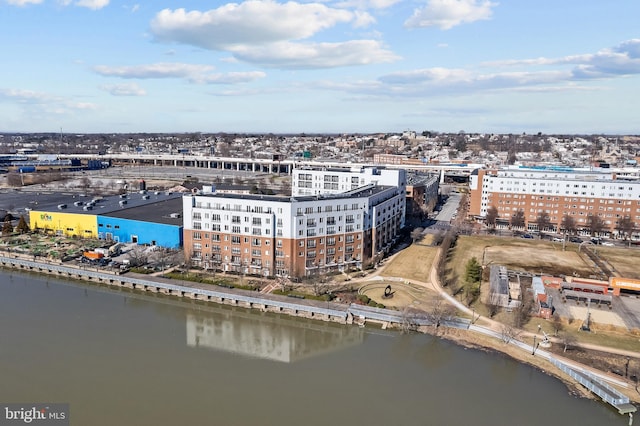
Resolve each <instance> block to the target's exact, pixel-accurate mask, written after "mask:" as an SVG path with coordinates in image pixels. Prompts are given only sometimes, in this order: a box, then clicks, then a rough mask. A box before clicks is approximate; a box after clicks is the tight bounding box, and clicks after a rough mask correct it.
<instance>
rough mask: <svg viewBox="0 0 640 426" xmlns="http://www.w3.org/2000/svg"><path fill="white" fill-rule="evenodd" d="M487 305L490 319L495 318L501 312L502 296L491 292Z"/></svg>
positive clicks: (493, 291)
mask: <svg viewBox="0 0 640 426" xmlns="http://www.w3.org/2000/svg"><path fill="white" fill-rule="evenodd" d="M486 305H487V308H488V309H489V318H493V317H494V316H495V315H496V314H497V313H498V312H499V311H500V294H499V293H498V292H497V291H495V290H493V289H492V290H490V291H489V296H488V297H487V303H486Z"/></svg>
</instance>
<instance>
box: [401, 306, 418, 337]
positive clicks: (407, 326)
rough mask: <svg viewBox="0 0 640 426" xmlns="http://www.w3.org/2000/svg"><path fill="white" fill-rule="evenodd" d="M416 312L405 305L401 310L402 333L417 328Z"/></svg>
mask: <svg viewBox="0 0 640 426" xmlns="http://www.w3.org/2000/svg"><path fill="white" fill-rule="evenodd" d="M417 317H418V312H417V311H416V310H415V309H413V308H411V307H410V306H405V307H404V309H403V310H402V324H400V328H401V330H402V333H409V332H411V331H416V330H417V329H418V322H417Z"/></svg>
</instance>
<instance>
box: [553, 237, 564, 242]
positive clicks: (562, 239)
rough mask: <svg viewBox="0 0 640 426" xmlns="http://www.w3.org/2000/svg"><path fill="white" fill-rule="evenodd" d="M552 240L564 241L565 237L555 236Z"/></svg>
mask: <svg viewBox="0 0 640 426" xmlns="http://www.w3.org/2000/svg"><path fill="white" fill-rule="evenodd" d="M552 241H555V242H557V243H561V242H563V241H564V238H562V237H553V239H552Z"/></svg>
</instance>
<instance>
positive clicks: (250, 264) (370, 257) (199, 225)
mask: <svg viewBox="0 0 640 426" xmlns="http://www.w3.org/2000/svg"><path fill="white" fill-rule="evenodd" d="M183 213H184V249H185V256H186V258H187V259H191V261H192V262H193V263H194V264H195V265H198V266H202V267H204V268H205V269H219V270H223V271H229V272H236V273H245V274H252V275H262V276H289V277H304V276H309V275H313V274H322V273H326V272H329V271H336V270H340V271H341V270H347V269H350V268H357V269H361V268H363V267H364V266H366V265H367V264H368V263H369V262H374V261H376V260H378V259H379V258H381V257H382V255H383V254H384V253H385V251H387V250H388V249H389V248H390V247H391V245H392V244H393V243H394V242H395V240H396V239H397V237H398V235H399V232H400V230H401V229H402V228H403V227H404V220H405V189H404V185H403V186H402V187H398V186H376V185H374V184H369V185H366V186H364V187H359V188H357V189H355V190H351V191H347V192H344V193H341V194H327V195H314V196H294V197H282V196H265V195H255V194H218V193H215V192H212V191H211V188H205V190H204V191H203V192H202V193H200V194H190V195H185V196H184V198H183Z"/></svg>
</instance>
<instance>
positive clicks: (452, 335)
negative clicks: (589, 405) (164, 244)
mask: <svg viewBox="0 0 640 426" xmlns="http://www.w3.org/2000/svg"><path fill="white" fill-rule="evenodd" d="M30 262H31V261H30ZM37 263H40V262H37ZM42 266H50V264H47V263H42ZM0 268H2V269H5V270H11V271H16V270H17V271H19V272H26V273H36V274H39V275H54V276H56V277H58V278H65V279H72V280H74V281H79V282H82V283H85V284H95V283H96V282H95V281H93V280H91V279H84V278H81V277H80V276H79V275H78V276H59V275H56V274H51V273H48V272H47V271H46V270H30V269H23V268H18V267H16V266H15V265H14V266H6V265H0ZM80 271H82V270H80ZM169 281H173V280H169ZM99 284H107V283H104V282H102V283H99ZM132 288H133V289H134V290H136V289H137V290H139V293H141V294H144V293H146V291H142V290H140V289H138V288H134V287H132ZM282 299H284V300H286V301H287V302H290V301H289V300H288V298H286V297H284V298H282ZM196 300H197V299H196ZM206 302H208V303H212V302H213V303H216V304H225V303H222V302H220V301H216V300H207V301H206ZM237 306H239V307H244V308H246V309H252V307H251V306H242V305H237ZM345 306H346V307H348V305H345ZM345 312H346V311H345ZM276 313H280V314H285V315H289V316H291V314H290V313H288V312H283V311H281V312H276ZM293 316H294V317H303V318H309V317H306V316H300V315H293ZM311 319H315V320H322V319H321V318H319V317H315V318H314V317H311ZM367 320H368V322H373V323H375V324H377V325H380V326H381V327H382V328H387V329H393V330H394V331H397V332H402V327H401V326H400V325H398V324H394V323H385V322H384V321H377V320H374V319H369V318H368V319H367ZM332 322H333V321H332ZM341 323H342V324H343V325H349V326H355V325H357V322H356V321H345V322H341ZM444 327H445V328H443V330H445V331H444V332H442V333H441V332H439V330H440V329H434V328H433V326H428V325H422V326H420V327H418V329H417V332H420V333H424V334H430V335H432V336H435V337H439V338H443V339H445V340H448V341H450V342H452V343H454V344H456V345H458V346H461V347H465V348H469V349H476V350H482V351H485V352H492V353H499V354H501V355H502V356H508V357H509V358H511V359H513V360H515V361H518V362H520V363H523V364H527V365H530V366H532V367H534V368H535V369H536V370H538V371H540V372H542V373H544V374H547V375H549V376H551V377H554V378H556V379H558V380H560V381H561V382H562V383H563V384H564V385H565V386H566V388H567V390H568V392H569V393H570V394H571V395H574V396H578V397H582V398H587V399H591V400H594V401H595V400H600V401H601V399H600V398H599V397H598V396H597V395H595V394H593V393H592V392H591V391H589V390H588V389H586V388H585V387H584V386H582V385H581V384H580V383H578V382H577V381H575V380H573V379H572V378H571V377H569V376H568V375H566V374H564V373H563V372H562V371H560V370H558V368H556V367H555V366H554V365H553V364H551V363H550V362H549V361H547V360H544V359H543V358H541V357H535V356H533V355H530V354H528V353H525V352H524V351H523V350H522V349H521V348H519V347H517V346H513V345H509V344H507V343H504V342H501V341H497V340H496V339H495V338H493V337H491V336H488V335H484V334H482V333H478V332H472V331H470V330H468V329H462V328H454V327H447V326H444ZM626 390H627V391H629V390H630V389H626ZM626 393H631V392H626ZM626 393H625V395H626ZM626 396H627V397H628V398H629V399H630V400H631V401H632V402H633V403H634V404H638V403H640V398H639V396H640V395H635V394H633V396H628V395H626ZM603 402H604V401H603ZM605 404H606V403H605Z"/></svg>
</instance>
